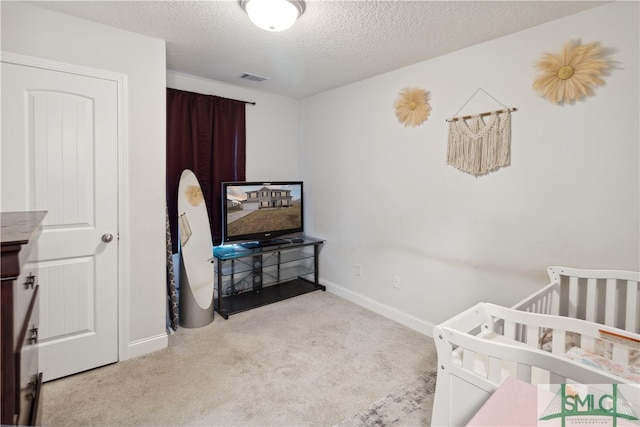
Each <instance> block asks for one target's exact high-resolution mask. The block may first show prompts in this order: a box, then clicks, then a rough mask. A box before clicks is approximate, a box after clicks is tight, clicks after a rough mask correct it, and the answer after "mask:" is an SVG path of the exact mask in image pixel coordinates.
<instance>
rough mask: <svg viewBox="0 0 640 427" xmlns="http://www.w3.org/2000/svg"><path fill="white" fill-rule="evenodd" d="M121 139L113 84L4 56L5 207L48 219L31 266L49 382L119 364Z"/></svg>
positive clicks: (42, 364)
mask: <svg viewBox="0 0 640 427" xmlns="http://www.w3.org/2000/svg"><path fill="white" fill-rule="evenodd" d="M118 135H119V133H118V82H117V81H114V80H109V79H105V78H96V77H93V76H88V75H83V74H78V73H75V72H69V71H60V70H54V69H48V68H42V67H35V66H29V65H23V64H15V63H8V62H6V61H5V60H4V57H3V62H2V145H1V149H2V151H1V154H2V156H1V157H2V160H1V162H2V172H1V178H2V183H1V189H2V196H1V203H2V205H1V207H2V210H3V211H21V210H46V211H48V214H47V216H46V217H45V220H44V224H43V231H42V234H41V236H40V239H39V244H38V248H37V259H35V260H33V262H30V263H28V264H27V265H26V266H25V269H28V270H29V271H33V272H34V274H35V275H36V276H37V278H38V283H39V284H40V285H41V286H40V329H39V338H38V342H39V346H38V351H39V356H40V370H41V371H42V372H43V377H44V380H45V381H46V380H51V379H55V378H59V377H62V376H65V375H69V374H73V373H76V372H80V371H84V370H87V369H91V368H95V367H97V366H101V365H105V364H108V363H112V362H115V361H117V360H118ZM109 236H113V238H112V239H111V240H110V237H109Z"/></svg>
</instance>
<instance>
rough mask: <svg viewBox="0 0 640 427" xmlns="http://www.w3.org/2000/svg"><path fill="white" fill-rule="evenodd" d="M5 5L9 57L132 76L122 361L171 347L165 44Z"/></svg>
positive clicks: (127, 127) (4, 30) (128, 100)
mask: <svg viewBox="0 0 640 427" xmlns="http://www.w3.org/2000/svg"><path fill="white" fill-rule="evenodd" d="M1 6H2V50H3V51H7V52H14V53H19V54H22V55H29V56H34V57H38V58H45V59H49V60H54V61H59V62H64V63H69V64H75V65H81V66H86V67H92V68H98V69H103V70H108V71H112V72H117V73H122V74H126V75H127V85H128V86H127V88H126V94H125V96H126V108H127V116H126V123H125V141H126V142H125V143H126V147H127V149H126V153H124V155H125V158H126V162H125V164H124V166H125V167H126V171H125V175H126V176H128V178H127V181H126V182H127V183H128V186H127V187H126V188H125V189H124V190H125V196H126V199H125V200H124V206H123V207H122V208H123V209H124V217H125V218H126V221H125V224H121V225H120V234H121V239H122V242H123V245H122V246H121V247H122V249H123V250H124V251H125V254H126V255H125V256H126V264H125V265H121V266H120V267H121V268H124V274H123V277H124V282H125V283H124V287H123V291H124V295H122V297H123V298H124V307H125V308H126V310H125V313H121V318H122V319H123V320H124V323H125V324H126V325H128V328H126V329H125V330H124V335H125V339H124V342H126V343H127V344H126V348H121V349H120V354H121V358H123V359H124V358H127V357H132V356H135V355H138V354H143V353H146V352H149V351H153V350H156V349H158V348H162V347H165V346H166V345H167V335H166V330H165V316H166V270H165V265H166V259H165V256H166V255H165V240H164V239H165V133H166V130H165V115H166V112H165V87H166V86H165V85H166V79H165V68H166V61H165V42H164V41H163V40H158V39H153V38H149V37H145V36H141V35H137V34H133V33H130V32H126V31H121V30H118V29H115V28H111V27H107V26H103V25H97V24H94V23H91V22H89V21H85V20H81V19H76V18H73V17H70V16H66V15H62V14H58V13H54V12H50V11H47V10H44V9H41V8H38V7H34V6H31V5H27V4H24V3H17V2H2V4H1ZM114 202H115V201H114Z"/></svg>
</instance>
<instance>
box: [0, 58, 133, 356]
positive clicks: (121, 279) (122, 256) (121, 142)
mask: <svg viewBox="0 0 640 427" xmlns="http://www.w3.org/2000/svg"><path fill="white" fill-rule="evenodd" d="M0 62H4V63H8V64H15V65H22V66H28V67H34V68H42V69H46V70H52V71H59V72H65V73H70V74H77V75H80V76H85V77H93V78H99V79H103V80H110V81H113V82H115V83H116V86H117V98H118V99H117V106H118V112H117V122H118V123H117V131H116V132H117V139H118V141H117V150H118V160H117V162H118V164H117V168H118V171H117V176H118V182H117V187H118V188H117V192H118V196H117V203H118V206H117V210H118V218H117V221H118V229H117V234H116V236H117V239H116V240H117V242H116V243H117V245H118V246H117V251H118V275H117V277H118V286H117V288H118V315H117V321H118V361H122V360H127V359H128V358H129V329H130V328H129V315H128V313H129V280H128V278H129V277H130V274H129V264H128V263H127V259H128V252H129V250H128V247H129V238H128V237H129V233H128V228H129V223H128V215H126V213H127V211H128V209H127V208H128V204H127V200H128V199H129V198H128V190H129V172H128V170H127V167H126V165H128V164H129V162H128V159H129V151H128V135H127V129H128V126H127V117H128V108H127V107H128V99H127V93H128V91H127V75H126V74H122V73H115V72H112V71H106V70H101V69H97V68H91V67H85V66H80V65H75V64H68V63H64V62H59V61H53V60H49V59H44V58H37V57H33V56H27V55H21V54H17V53H12V52H6V51H0ZM45 286H46V284H45Z"/></svg>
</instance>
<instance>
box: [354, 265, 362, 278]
mask: <svg viewBox="0 0 640 427" xmlns="http://www.w3.org/2000/svg"><path fill="white" fill-rule="evenodd" d="M354 271H355V273H356V276H362V265H361V264H356V265H355V267H354Z"/></svg>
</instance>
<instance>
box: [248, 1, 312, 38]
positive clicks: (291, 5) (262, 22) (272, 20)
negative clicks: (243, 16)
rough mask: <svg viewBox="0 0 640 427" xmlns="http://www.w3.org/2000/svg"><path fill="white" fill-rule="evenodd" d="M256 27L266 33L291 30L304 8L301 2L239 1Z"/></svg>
mask: <svg viewBox="0 0 640 427" xmlns="http://www.w3.org/2000/svg"><path fill="white" fill-rule="evenodd" d="M239 3H240V7H242V9H244V11H245V12H247V15H249V19H251V22H253V23H254V24H255V25H256V26H257V27H259V28H262V29H263V30H267V31H284V30H286V29H289V28H291V26H292V25H293V24H294V23H295V22H296V19H298V18H299V17H300V16H301V15H302V14H303V13H304V10H305V8H306V6H305V4H304V1H303V0H239Z"/></svg>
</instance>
